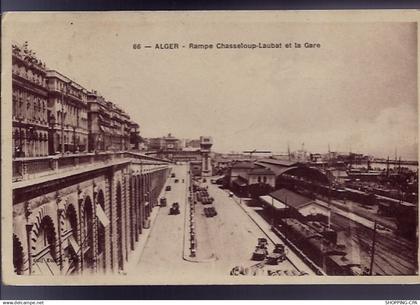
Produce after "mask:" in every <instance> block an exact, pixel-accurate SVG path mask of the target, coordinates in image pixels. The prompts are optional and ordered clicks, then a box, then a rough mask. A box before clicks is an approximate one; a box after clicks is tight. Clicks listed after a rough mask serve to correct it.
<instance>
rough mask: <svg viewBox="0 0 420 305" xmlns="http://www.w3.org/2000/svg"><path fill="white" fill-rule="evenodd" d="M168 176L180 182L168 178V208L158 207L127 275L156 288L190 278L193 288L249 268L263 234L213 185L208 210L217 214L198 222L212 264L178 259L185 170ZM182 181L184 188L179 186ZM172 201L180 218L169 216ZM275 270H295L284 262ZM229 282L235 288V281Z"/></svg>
mask: <svg viewBox="0 0 420 305" xmlns="http://www.w3.org/2000/svg"><path fill="white" fill-rule="evenodd" d="M173 172H174V173H175V175H176V178H177V179H179V182H178V183H174V178H169V179H170V182H169V183H170V185H171V186H172V190H171V191H169V192H166V198H167V201H168V206H167V207H161V208H159V209H160V210H159V212H158V215H157V217H156V220H155V222H154V224H153V226H152V228H151V232H150V235H149V238H148V240H147V241H146V244H145V247H144V250H143V253H142V255H141V256H140V259H139V261H138V263H137V265H136V264H134V266H135V267H133V268H132V270H129V271H128V275H136V276H137V275H138V276H139V278H141V279H144V281H145V282H147V283H156V284H158V283H162V284H166V283H180V282H183V281H187V282H188V281H189V282H191V280H192V279H195V280H194V283H198V282H208V283H212V282H213V281H214V279H215V277H225V276H228V275H229V272H230V271H231V270H232V268H233V267H235V266H238V265H239V266H244V267H248V266H251V265H254V264H256V263H257V262H254V261H251V259H250V258H251V255H252V252H253V251H254V248H255V245H256V243H257V238H259V237H265V235H264V233H263V232H262V231H261V229H260V228H259V227H258V226H257V225H256V224H255V223H254V222H253V221H252V220H251V219H250V218H249V216H248V215H247V214H246V213H245V212H244V211H243V210H242V209H241V208H240V207H239V206H238V205H237V203H235V202H234V201H233V200H232V199H231V198H229V196H228V195H227V194H226V193H225V192H224V191H223V190H220V189H218V188H217V187H216V186H214V185H209V193H210V196H213V197H214V198H215V201H214V203H213V205H214V206H215V208H216V210H217V212H218V215H217V216H215V217H212V218H203V217H200V218H197V219H202V220H201V221H206V222H207V223H206V228H207V230H206V232H204V234H208V236H207V238H208V239H209V240H211V247H212V250H213V252H214V254H215V255H216V257H217V259H215V260H212V261H205V262H190V261H187V260H184V259H183V256H184V252H183V251H184V225H185V204H186V196H187V188H188V184H187V183H186V182H187V175H188V170H187V166H186V165H176V166H174V170H173ZM182 179H184V181H185V183H182ZM204 185H205V184H204ZM173 202H179V205H180V212H181V213H180V214H179V215H169V208H170V206H171V204H172V203H173ZM198 205H201V203H198ZM198 210H199V211H200V210H201V209H198ZM271 250H273V245H269V251H271ZM275 267H276V269H282V270H288V271H291V270H295V271H297V270H296V269H295V268H294V267H293V266H292V265H291V264H290V263H289V262H287V261H286V262H282V263H281V264H279V265H278V266H275ZM230 278H231V279H232V282H233V283H234V278H232V277H230ZM228 279H229V277H228Z"/></svg>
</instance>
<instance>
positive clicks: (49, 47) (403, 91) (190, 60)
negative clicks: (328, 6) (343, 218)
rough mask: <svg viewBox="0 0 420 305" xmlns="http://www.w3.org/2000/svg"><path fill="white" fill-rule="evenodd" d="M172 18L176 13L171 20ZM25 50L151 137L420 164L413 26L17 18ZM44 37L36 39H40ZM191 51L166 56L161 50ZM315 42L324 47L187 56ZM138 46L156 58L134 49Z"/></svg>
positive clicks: (222, 148)
mask: <svg viewBox="0 0 420 305" xmlns="http://www.w3.org/2000/svg"><path fill="white" fill-rule="evenodd" d="M172 16H173V15H172ZM9 21H10V24H13V33H12V35H11V37H12V39H13V40H14V41H15V42H18V43H23V42H24V41H28V43H29V46H30V48H31V49H32V50H34V51H35V52H36V53H37V56H38V57H39V58H40V59H41V60H43V61H44V62H46V64H47V66H48V67H49V68H51V69H55V70H58V71H60V72H61V73H63V74H64V75H66V76H68V77H70V78H71V79H73V80H74V81H76V82H78V83H79V84H81V85H82V86H84V87H85V88H87V89H89V90H90V89H95V90H97V91H99V92H100V93H101V94H102V95H103V96H104V97H105V98H107V99H109V100H111V101H113V102H114V103H116V104H118V105H120V106H121V107H122V108H123V109H125V110H126V111H127V113H129V115H130V116H131V118H132V119H133V120H135V121H136V122H138V123H139V124H140V128H141V135H142V136H144V137H158V136H163V135H166V134H168V133H171V134H172V135H174V136H176V137H179V138H197V137H199V136H201V135H208V136H212V137H213V142H214V145H213V150H214V151H219V152H229V151H242V150H248V149H261V150H271V151H273V152H277V153H279V152H286V151H287V147H288V145H289V146H290V148H291V150H297V149H300V148H301V147H302V144H304V147H305V149H306V150H308V151H311V152H326V151H327V150H328V146H330V149H331V150H332V151H340V152H348V151H350V150H351V151H352V152H360V153H365V154H369V155H374V156H378V157H385V158H386V157H387V156H390V157H391V158H393V157H394V154H395V150H397V154H398V155H399V156H401V157H402V158H403V159H417V156H418V109H417V100H418V96H417V38H416V37H417V29H416V25H415V24H414V23H397V22H393V23H390V22H389V23H385V22H380V23H378V22H377V23H367V22H364V23H354V22H353V23H352V22H347V23H344V22H343V23H337V22H316V23H310V24H309V23H303V22H282V21H281V20H279V19H278V18H277V17H270V18H260V19H259V20H258V21H255V20H254V21H253V20H251V19H250V18H246V17H245V18H244V17H243V15H242V17H240V18H233V17H230V18H226V16H225V17H224V18H203V16H199V17H197V16H192V15H191V14H186V15H184V16H183V18H181V19H176V18H172V17H171V15H164V16H163V17H162V18H161V17H158V18H149V17H147V16H145V15H129V16H127V15H126V16H124V15H119V16H114V17H113V18H109V17H107V15H99V14H95V15H91V16H87V15H85V16H82V15H80V14H79V15H69V14H67V15H64V14H63V15H52V14H39V15H34V17H33V18H20V19H19V18H16V19H13V18H11V20H9ZM34 29H36V30H34ZM171 42H172V43H178V44H180V45H185V46H186V48H181V49H178V50H157V49H154V46H155V44H156V43H171ZM218 42H222V43H241V42H244V43H251V42H252V43H258V42H263V43H271V42H273V43H280V42H281V43H283V46H284V44H285V43H288V42H292V43H294V42H298V43H301V44H303V43H305V42H311V43H312V42H313V43H319V44H320V45H321V47H320V48H300V49H296V48H292V49H286V48H284V47H283V48H281V49H257V50H245V49H242V50H231V49H223V50H220V49H212V50H197V49H189V48H188V44H189V43H212V44H216V43H218ZM133 43H140V44H143V45H144V44H150V45H152V48H151V49H144V48H143V49H141V50H134V49H133V47H132V45H133Z"/></svg>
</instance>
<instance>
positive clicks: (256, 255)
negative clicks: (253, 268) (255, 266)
mask: <svg viewBox="0 0 420 305" xmlns="http://www.w3.org/2000/svg"><path fill="white" fill-rule="evenodd" d="M267 254H268V251H267V249H266V248H263V247H259V246H257V247H256V248H255V251H254V252H253V253H252V258H251V259H252V260H253V261H263V260H265V258H266V256H267Z"/></svg>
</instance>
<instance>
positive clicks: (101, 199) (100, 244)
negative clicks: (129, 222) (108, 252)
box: [96, 189, 106, 270]
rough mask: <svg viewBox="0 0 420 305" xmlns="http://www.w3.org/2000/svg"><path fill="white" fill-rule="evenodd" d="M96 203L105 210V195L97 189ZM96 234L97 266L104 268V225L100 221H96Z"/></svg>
mask: <svg viewBox="0 0 420 305" xmlns="http://www.w3.org/2000/svg"><path fill="white" fill-rule="evenodd" d="M96 198H97V201H96V202H97V203H98V204H99V205H100V206H101V208H102V209H103V210H104V211H105V195H104V192H103V191H102V190H101V189H99V191H98V194H97V197H96ZM97 229H98V236H97V246H96V248H97V252H98V253H97V254H98V267H99V269H103V270H105V267H106V266H105V236H106V235H105V227H104V226H103V225H102V223H101V222H100V221H98V227H97Z"/></svg>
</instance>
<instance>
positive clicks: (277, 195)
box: [269, 188, 313, 210]
mask: <svg viewBox="0 0 420 305" xmlns="http://www.w3.org/2000/svg"><path fill="white" fill-rule="evenodd" d="M269 195H270V196H271V197H273V198H274V199H276V200H278V201H281V202H282V203H284V204H285V205H287V206H289V207H292V208H294V209H296V210H299V209H300V208H302V207H304V206H306V205H308V204H309V203H311V202H313V199H311V198H308V197H305V196H303V195H301V194H298V193H295V192H292V191H290V190H288V189H285V188H283V189H279V190H276V191H274V192H272V193H270V194H269Z"/></svg>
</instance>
